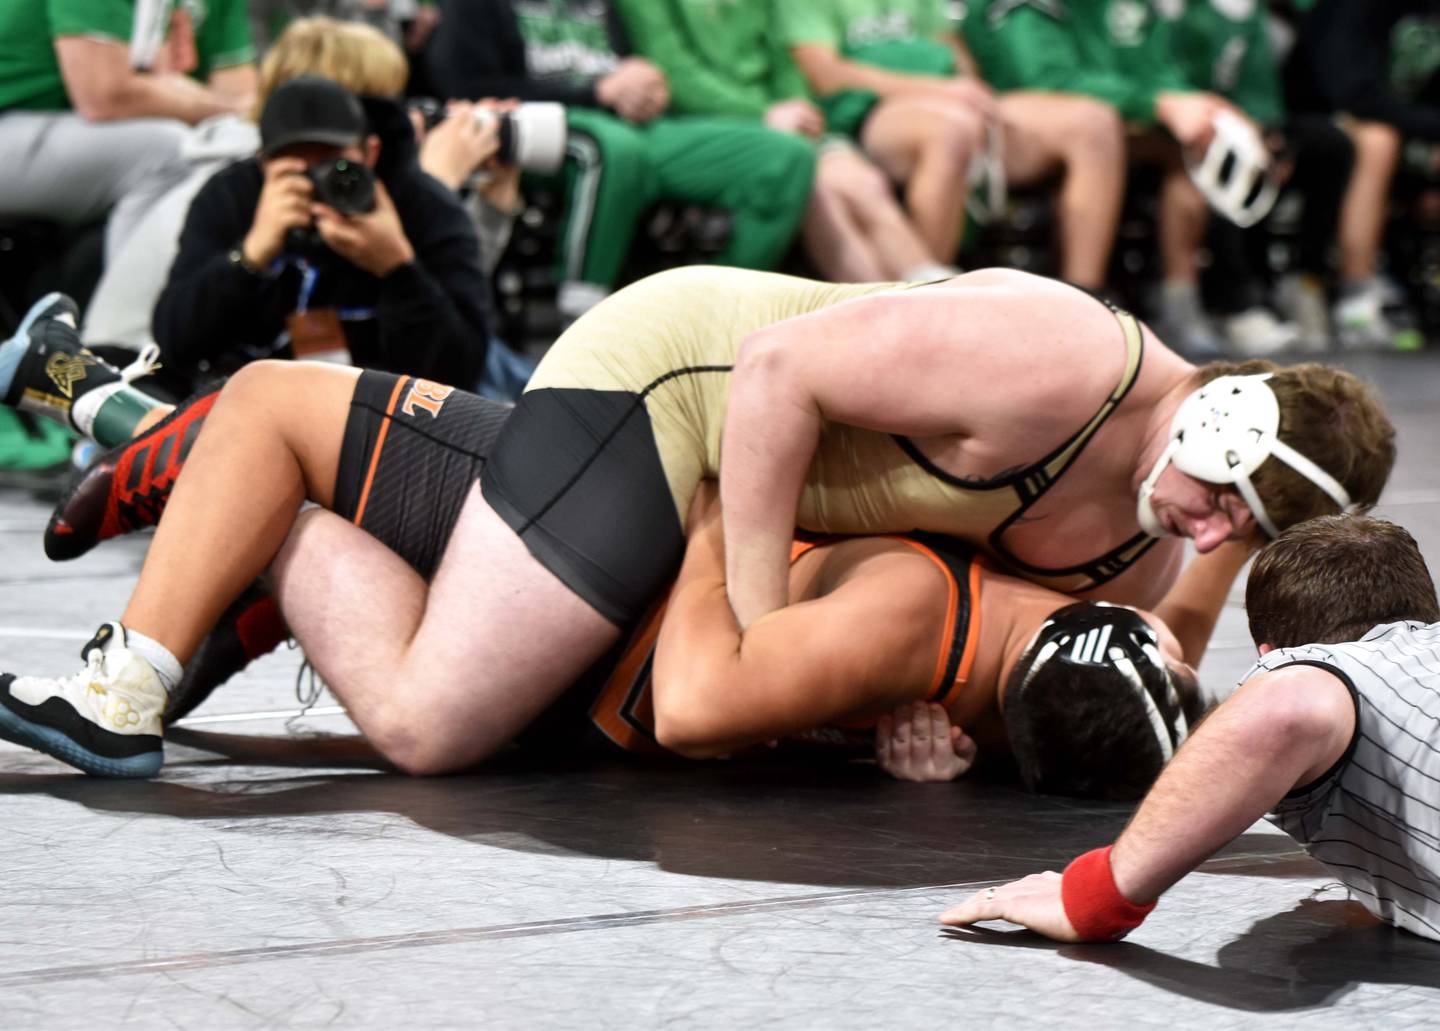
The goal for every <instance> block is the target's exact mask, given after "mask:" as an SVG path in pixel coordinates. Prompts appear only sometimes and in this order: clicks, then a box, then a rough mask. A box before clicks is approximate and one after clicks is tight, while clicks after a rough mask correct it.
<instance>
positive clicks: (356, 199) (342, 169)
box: [305, 158, 375, 215]
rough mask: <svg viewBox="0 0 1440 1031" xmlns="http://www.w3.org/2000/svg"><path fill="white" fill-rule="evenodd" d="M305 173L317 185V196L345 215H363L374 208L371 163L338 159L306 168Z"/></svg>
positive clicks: (373, 182) (318, 199) (317, 198)
mask: <svg viewBox="0 0 1440 1031" xmlns="http://www.w3.org/2000/svg"><path fill="white" fill-rule="evenodd" d="M305 176H306V178H308V179H309V180H310V182H311V183H313V184H314V186H315V199H316V200H317V201H319V202H320V203H321V204H326V205H329V206H330V207H332V208H334V209H335V210H336V211H338V212H339V213H340V214H342V215H363V214H365V212H367V211H374V210H375V173H374V172H372V171H370V167H369V166H368V165H364V164H361V163H360V162H358V161H351V160H350V159H349V158H336V159H335V160H334V161H327V162H325V163H324V164H323V165H316V166H315V167H314V168H307V169H306V170H305Z"/></svg>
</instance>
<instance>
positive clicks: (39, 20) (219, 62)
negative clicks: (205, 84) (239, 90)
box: [0, 0, 255, 111]
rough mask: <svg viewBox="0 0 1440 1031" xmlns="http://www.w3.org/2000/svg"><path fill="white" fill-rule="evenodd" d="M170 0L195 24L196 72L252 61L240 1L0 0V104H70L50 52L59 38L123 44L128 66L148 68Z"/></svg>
mask: <svg viewBox="0 0 1440 1031" xmlns="http://www.w3.org/2000/svg"><path fill="white" fill-rule="evenodd" d="M177 2H178V3H183V4H185V6H186V7H187V8H188V9H189V11H190V17H191V20H192V22H193V23H194V25H195V48H196V51H197V53H198V55H199V67H198V68H197V69H196V70H195V73H194V74H195V75H196V76H197V77H199V78H201V79H204V78H207V77H208V76H209V75H210V73H211V72H213V71H214V70H216V69H218V68H225V67H230V66H232V65H236V64H244V63H245V62H247V61H251V60H254V57H255V48H254V45H253V43H252V42H251V36H250V21H249V11H248V7H247V5H246V3H245V0H0V110H8V109H20V110H27V111H68V110H70V107H71V104H70V97H69V96H68V94H67V93H66V91H65V81H64V79H63V78H61V75H60V60H59V58H58V57H57V56H56V54H55V39H56V38H57V37H60V36H88V37H91V38H94V39H105V40H111V41H114V42H116V43H121V44H124V45H125V46H126V47H128V48H129V51H130V58H131V64H132V65H134V66H135V67H137V68H144V67H148V66H149V64H150V62H151V60H152V59H153V58H154V55H155V53H156V51H157V50H158V49H159V47H160V44H161V42H162V41H163V40H164V38H165V33H166V32H167V31H168V30H169V26H170V14H171V12H172V11H173V10H174V7H175V4H176V3H177Z"/></svg>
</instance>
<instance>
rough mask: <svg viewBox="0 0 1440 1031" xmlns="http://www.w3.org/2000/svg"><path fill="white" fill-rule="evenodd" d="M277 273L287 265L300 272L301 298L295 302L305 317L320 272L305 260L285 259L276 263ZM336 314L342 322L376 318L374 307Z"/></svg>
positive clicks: (353, 309) (347, 310)
mask: <svg viewBox="0 0 1440 1031" xmlns="http://www.w3.org/2000/svg"><path fill="white" fill-rule="evenodd" d="M275 265H276V269H277V271H278V270H279V269H281V268H284V267H285V266H286V265H293V266H294V267H296V268H298V269H299V270H300V296H299V297H298V298H297V300H296V302H295V311H296V313H297V314H300V315H304V314H305V313H306V312H307V311H309V310H310V299H311V298H312V297H313V296H314V295H315V283H316V282H317V281H318V280H319V279H320V270H319V269H317V268H316V267H315V266H314V265H312V264H310V262H308V261H306V260H305V259H304V258H292V257H284V258H280V259H279V260H277V261H276V263H275ZM336 314H337V315H338V316H339V317H340V319H341V320H342V321H350V322H356V321H359V320H361V319H373V318H374V317H375V309H374V307H352V308H337V309H336Z"/></svg>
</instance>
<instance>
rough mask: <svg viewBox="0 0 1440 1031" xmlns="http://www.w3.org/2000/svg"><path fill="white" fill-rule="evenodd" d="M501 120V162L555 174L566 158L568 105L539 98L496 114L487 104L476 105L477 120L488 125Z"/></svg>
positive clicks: (533, 170) (546, 173)
mask: <svg viewBox="0 0 1440 1031" xmlns="http://www.w3.org/2000/svg"><path fill="white" fill-rule="evenodd" d="M497 119H498V120H499V122H500V130H499V135H500V152H499V153H498V154H497V155H496V157H497V158H499V160H500V161H501V162H503V163H504V164H507V165H515V166H516V167H518V168H522V169H524V170H525V171H527V172H537V173H539V174H540V175H554V174H555V173H556V172H558V171H559V170H560V165H561V164H562V163H563V162H564V161H565V139H566V136H567V130H566V128H565V105H564V104H555V103H545V102H539V103H534V104H521V105H520V106H519V107H517V108H515V110H513V111H506V112H504V113H503V114H498V115H497V114H496V113H495V112H494V111H491V110H489V109H488V108H483V107H477V108H476V109H475V121H477V122H479V123H480V124H481V125H489V124H490V123H491V122H494V121H496V120H497Z"/></svg>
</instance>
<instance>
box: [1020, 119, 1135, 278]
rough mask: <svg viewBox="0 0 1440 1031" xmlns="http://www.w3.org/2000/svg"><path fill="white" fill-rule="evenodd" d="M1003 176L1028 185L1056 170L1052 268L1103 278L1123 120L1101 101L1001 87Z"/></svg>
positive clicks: (1118, 194)
mask: <svg viewBox="0 0 1440 1031" xmlns="http://www.w3.org/2000/svg"><path fill="white" fill-rule="evenodd" d="M999 104H1000V115H1001V118H1002V119H1003V121H1004V133H1005V137H1004V144H1005V175H1006V178H1007V179H1008V180H1009V181H1010V182H1011V183H1013V184H1015V185H1016V186H1032V185H1035V184H1036V183H1039V182H1041V181H1043V180H1045V179H1048V178H1050V177H1051V176H1054V175H1057V174H1058V175H1060V176H1061V180H1060V188H1059V190H1058V191H1057V192H1056V197H1055V215H1056V222H1057V224H1058V227H1059V235H1060V239H1059V245H1060V275H1061V277H1062V278H1064V279H1067V280H1069V281H1070V282H1072V283H1076V284H1078V285H1080V286H1085V287H1092V288H1099V287H1103V286H1104V285H1105V275H1106V271H1107V269H1108V268H1109V267H1110V251H1111V248H1112V247H1113V246H1114V244H1115V229H1116V226H1117V225H1118V224H1119V222H1120V205H1121V203H1122V202H1123V201H1124V198H1125V126H1124V124H1123V123H1122V122H1121V120H1120V115H1119V113H1118V112H1116V110H1115V109H1114V108H1113V107H1111V106H1110V105H1109V104H1106V103H1104V102H1102V101H1099V100H1093V99H1091V98H1090V97H1077V96H1069V95H1062V94H1057V93H1006V94H1004V95H1003V96H1001V97H1000V98H999Z"/></svg>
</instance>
